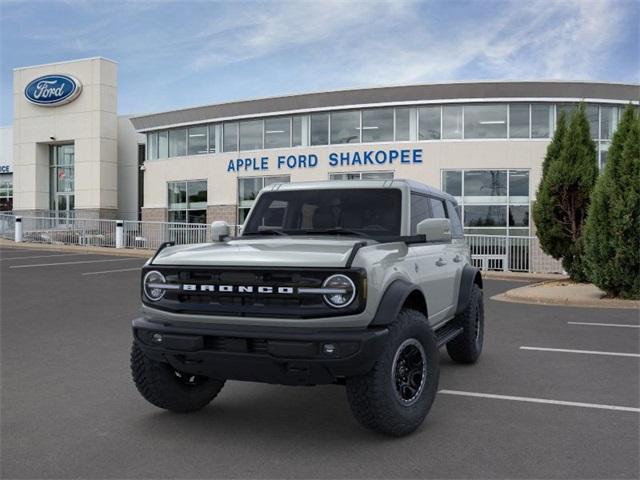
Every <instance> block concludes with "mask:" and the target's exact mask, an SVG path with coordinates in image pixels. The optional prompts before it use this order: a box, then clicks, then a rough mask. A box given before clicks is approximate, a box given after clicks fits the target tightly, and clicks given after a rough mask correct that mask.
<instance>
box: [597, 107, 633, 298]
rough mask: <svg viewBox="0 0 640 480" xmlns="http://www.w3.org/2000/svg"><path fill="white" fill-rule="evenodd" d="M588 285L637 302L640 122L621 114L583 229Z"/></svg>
mask: <svg viewBox="0 0 640 480" xmlns="http://www.w3.org/2000/svg"><path fill="white" fill-rule="evenodd" d="M585 261H586V267H587V274H588V276H589V280H590V281H592V282H593V283H594V284H595V285H597V286H598V287H599V288H601V289H602V290H604V291H605V292H606V293H607V294H608V295H610V296H616V297H622V298H640V118H638V114H637V111H636V109H635V108H633V107H632V106H629V107H627V108H626V109H625V111H624V113H623V115H622V119H621V121H620V124H619V125H618V129H617V130H616V133H615V134H614V136H613V139H612V141H611V146H610V147H609V155H608V160H607V164H606V166H605V170H604V173H603V174H602V175H601V176H600V178H599V179H598V181H597V183H596V186H595V189H594V192H593V197H592V199H591V206H590V208H589V216H588V218H587V225H586V227H585Z"/></svg>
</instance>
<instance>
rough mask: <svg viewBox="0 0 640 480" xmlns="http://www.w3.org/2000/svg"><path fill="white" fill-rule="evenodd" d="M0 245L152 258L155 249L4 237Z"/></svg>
mask: <svg viewBox="0 0 640 480" xmlns="http://www.w3.org/2000/svg"><path fill="white" fill-rule="evenodd" d="M0 247H4V248H14V249H25V250H27V249H28V250H41V251H47V250H48V251H58V252H77V253H97V254H100V255H114V256H122V257H142V258H151V257H152V256H153V253H154V251H153V250H140V249H133V248H110V247H83V246H80V245H56V244H53V245H52V244H48V243H16V242H12V241H11V240H6V239H2V238H0Z"/></svg>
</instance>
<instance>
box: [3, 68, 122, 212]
mask: <svg viewBox="0 0 640 480" xmlns="http://www.w3.org/2000/svg"><path fill="white" fill-rule="evenodd" d="M56 73H57V74H67V75H72V76H74V77H75V78H77V79H78V80H80V82H81V83H82V92H81V93H80V95H79V96H78V98H76V99H75V100H74V101H72V102H70V103H67V104H64V105H60V106H55V107H54V106H49V107H43V106H39V105H34V104H31V103H30V102H28V101H27V99H26V98H25V96H24V89H25V87H26V85H27V84H28V83H29V82H30V81H31V80H33V79H35V78H37V77H40V76H43V75H49V74H56ZM13 103H14V124H13V145H14V152H13V161H14V172H15V174H14V184H15V196H14V210H16V211H21V212H33V211H39V210H48V209H49V207H50V205H49V171H48V170H49V146H50V145H52V144H55V143H74V144H75V208H76V210H77V211H82V210H85V211H86V212H87V213H89V214H92V215H101V216H105V215H114V214H115V212H116V209H117V208H118V193H117V192H118V178H117V142H118V131H117V113H116V112H117V65H116V63H115V62H113V61H111V60H107V59H104V58H90V59H85V60H77V61H70V62H62V63H55V64H50V65H40V66H34V67H26V68H19V69H15V70H14V74H13Z"/></svg>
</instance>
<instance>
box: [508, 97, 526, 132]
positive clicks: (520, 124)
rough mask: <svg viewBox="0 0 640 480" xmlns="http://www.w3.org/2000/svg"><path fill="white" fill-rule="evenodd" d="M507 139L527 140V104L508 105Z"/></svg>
mask: <svg viewBox="0 0 640 480" xmlns="http://www.w3.org/2000/svg"><path fill="white" fill-rule="evenodd" d="M509 138H529V104H528V103H525V104H522V103H516V104H513V105H509Z"/></svg>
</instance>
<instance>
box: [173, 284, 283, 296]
mask: <svg viewBox="0 0 640 480" xmlns="http://www.w3.org/2000/svg"><path fill="white" fill-rule="evenodd" d="M182 290H183V291H184V292H217V293H261V294H265V293H266V294H280V295H282V294H285V295H290V294H293V293H294V288H293V287H270V286H264V285H263V286H253V285H211V284H193V283H185V284H183V285H182Z"/></svg>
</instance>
